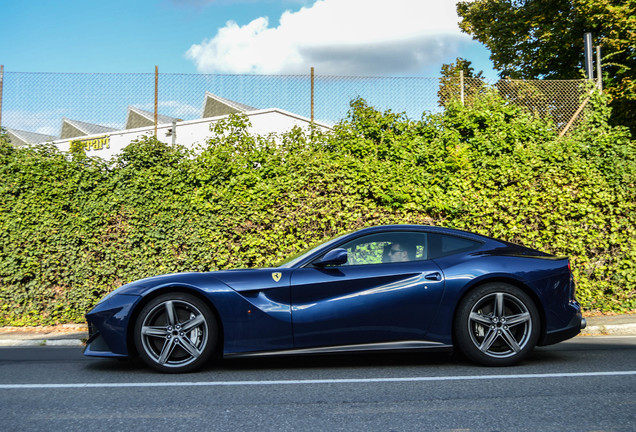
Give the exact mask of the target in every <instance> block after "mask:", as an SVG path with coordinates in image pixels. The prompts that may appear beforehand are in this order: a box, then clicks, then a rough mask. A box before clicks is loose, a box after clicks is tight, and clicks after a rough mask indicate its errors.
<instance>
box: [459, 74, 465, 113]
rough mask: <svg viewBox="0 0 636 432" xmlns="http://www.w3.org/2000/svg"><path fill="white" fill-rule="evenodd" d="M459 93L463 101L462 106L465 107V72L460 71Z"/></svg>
mask: <svg viewBox="0 0 636 432" xmlns="http://www.w3.org/2000/svg"><path fill="white" fill-rule="evenodd" d="M459 93H460V95H461V99H462V106H464V70H463V69H461V70H460V71H459Z"/></svg>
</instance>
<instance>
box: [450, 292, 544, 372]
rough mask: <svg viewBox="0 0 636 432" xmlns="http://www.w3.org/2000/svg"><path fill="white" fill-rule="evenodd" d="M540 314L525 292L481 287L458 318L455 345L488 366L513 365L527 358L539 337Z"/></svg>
mask: <svg viewBox="0 0 636 432" xmlns="http://www.w3.org/2000/svg"><path fill="white" fill-rule="evenodd" d="M539 320H540V318H539V313H538V311H537V307H536V306H535V304H534V302H533V301H532V299H531V298H530V297H529V296H528V295H527V294H526V293H525V292H523V291H522V290H521V289H519V288H517V287H515V286H513V285H509V284H506V283H490V284H486V285H482V286H480V287H477V288H476V289H474V290H473V291H471V292H469V293H468V295H467V296H466V297H464V299H463V300H462V301H461V303H460V304H459V307H458V309H457V314H456V316H455V323H454V330H455V344H456V346H457V348H458V349H459V350H460V351H461V352H462V353H463V354H464V355H465V356H466V357H468V358H469V359H471V360H473V361H475V362H477V363H480V364H483V365H486V366H510V365H513V364H516V363H518V362H520V361H521V360H523V359H524V358H526V357H527V356H528V355H529V354H530V352H531V351H532V350H533V348H534V346H535V345H536V343H537V340H538V338H539V331H540V322H539Z"/></svg>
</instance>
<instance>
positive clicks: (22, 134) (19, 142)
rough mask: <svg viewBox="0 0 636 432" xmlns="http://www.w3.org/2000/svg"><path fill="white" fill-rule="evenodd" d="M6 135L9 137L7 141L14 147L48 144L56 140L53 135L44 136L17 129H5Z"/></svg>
mask: <svg viewBox="0 0 636 432" xmlns="http://www.w3.org/2000/svg"><path fill="white" fill-rule="evenodd" d="M6 131H7V135H9V141H10V142H11V144H13V145H14V146H16V147H20V146H24V145H30V144H40V143H44V142H49V141H53V140H56V139H57V137H54V136H53V135H45V134H41V133H36V132H28V131H23V130H19V129H10V128H6Z"/></svg>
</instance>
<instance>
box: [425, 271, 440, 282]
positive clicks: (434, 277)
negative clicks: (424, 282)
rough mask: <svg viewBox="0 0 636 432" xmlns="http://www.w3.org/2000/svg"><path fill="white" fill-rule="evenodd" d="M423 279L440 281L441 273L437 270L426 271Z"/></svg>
mask: <svg viewBox="0 0 636 432" xmlns="http://www.w3.org/2000/svg"><path fill="white" fill-rule="evenodd" d="M424 279H428V280H434V281H441V280H442V275H441V274H440V273H439V272H435V273H428V274H427V275H425V276H424Z"/></svg>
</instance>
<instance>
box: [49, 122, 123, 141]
mask: <svg viewBox="0 0 636 432" xmlns="http://www.w3.org/2000/svg"><path fill="white" fill-rule="evenodd" d="M115 130H117V129H113V128H110V127H106V126H102V125H98V124H92V123H86V122H82V121H79V120H71V119H67V118H64V119H62V132H61V133H60V138H62V139H65V138H76V137H81V136H87V135H95V134H102V133H108V132H113V131H115Z"/></svg>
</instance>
